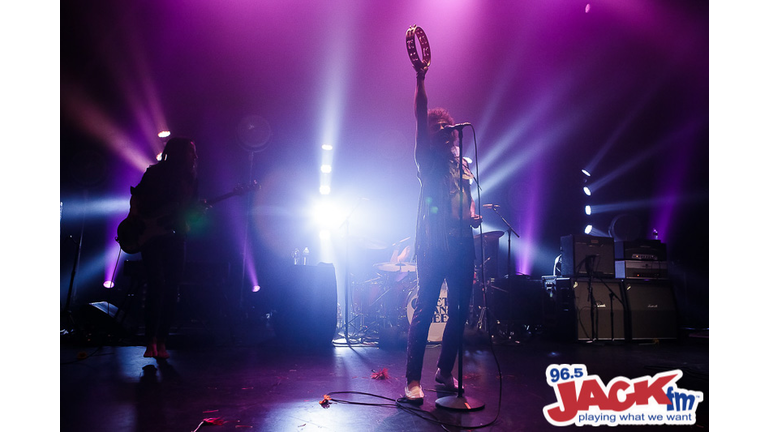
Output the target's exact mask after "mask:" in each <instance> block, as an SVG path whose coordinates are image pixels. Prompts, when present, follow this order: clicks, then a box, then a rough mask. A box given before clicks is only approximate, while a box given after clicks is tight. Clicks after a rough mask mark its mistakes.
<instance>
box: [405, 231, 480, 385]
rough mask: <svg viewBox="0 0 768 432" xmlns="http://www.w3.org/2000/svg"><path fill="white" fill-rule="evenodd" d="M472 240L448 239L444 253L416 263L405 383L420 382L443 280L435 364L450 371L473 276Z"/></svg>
mask: <svg viewBox="0 0 768 432" xmlns="http://www.w3.org/2000/svg"><path fill="white" fill-rule="evenodd" d="M474 259H475V250H474V240H473V238H472V237H469V238H450V239H449V250H448V255H447V256H431V257H427V259H426V260H423V261H426V262H417V263H416V273H417V276H418V298H417V300H416V305H415V307H414V311H413V317H412V319H411V326H410V328H409V330H408V348H407V352H406V369H405V378H406V382H411V381H414V380H417V381H421V370H422V368H423V365H424V352H425V351H426V347H427V338H428V335H429V326H430V325H431V324H432V317H433V316H434V313H435V308H436V307H437V299H438V297H439V296H440V289H441V288H442V285H443V280H445V282H446V284H447V286H448V297H447V299H446V301H447V304H448V321H447V322H446V324H445V329H444V330H443V338H442V342H441V349H440V357H439V359H438V362H437V367H438V368H440V370H441V371H443V372H444V373H447V372H450V371H452V370H453V364H454V362H455V361H456V355H457V353H458V350H459V344H460V342H461V338H462V337H464V324H465V322H466V320H467V315H468V312H469V300H470V297H471V294H472V281H473V278H474Z"/></svg>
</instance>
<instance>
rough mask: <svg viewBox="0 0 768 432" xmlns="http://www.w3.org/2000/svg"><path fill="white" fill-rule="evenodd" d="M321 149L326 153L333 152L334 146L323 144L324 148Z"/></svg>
mask: <svg viewBox="0 0 768 432" xmlns="http://www.w3.org/2000/svg"><path fill="white" fill-rule="evenodd" d="M320 148H322V149H323V150H325V151H330V150H333V146H332V145H330V144H323V145H322V146H320Z"/></svg>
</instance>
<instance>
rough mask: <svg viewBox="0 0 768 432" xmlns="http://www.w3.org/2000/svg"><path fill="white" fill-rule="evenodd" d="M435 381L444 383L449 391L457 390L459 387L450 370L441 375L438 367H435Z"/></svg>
mask: <svg viewBox="0 0 768 432" xmlns="http://www.w3.org/2000/svg"><path fill="white" fill-rule="evenodd" d="M435 382H437V383H439V384H442V385H444V386H445V388H446V389H448V390H450V391H457V390H458V389H459V381H458V380H457V379H456V378H454V377H453V375H451V373H450V372H449V373H448V374H447V375H443V373H442V372H441V371H440V368H437V372H435Z"/></svg>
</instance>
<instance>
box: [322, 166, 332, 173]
mask: <svg viewBox="0 0 768 432" xmlns="http://www.w3.org/2000/svg"><path fill="white" fill-rule="evenodd" d="M320 172H323V173H326V174H327V173H329V172H331V166H330V165H328V164H324V165H321V166H320Z"/></svg>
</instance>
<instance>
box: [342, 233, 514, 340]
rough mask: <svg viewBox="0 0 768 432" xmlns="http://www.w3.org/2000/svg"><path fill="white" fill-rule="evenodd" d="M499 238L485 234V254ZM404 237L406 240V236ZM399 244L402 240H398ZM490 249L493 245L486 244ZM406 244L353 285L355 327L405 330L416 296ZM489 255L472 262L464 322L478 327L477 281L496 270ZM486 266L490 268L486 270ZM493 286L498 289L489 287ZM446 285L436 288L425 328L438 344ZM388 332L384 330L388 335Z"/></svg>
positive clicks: (480, 308)
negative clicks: (432, 310) (470, 292)
mask: <svg viewBox="0 0 768 432" xmlns="http://www.w3.org/2000/svg"><path fill="white" fill-rule="evenodd" d="M475 237H476V238H475V240H478V241H479V240H480V237H481V236H479V235H478V236H475ZM499 237H501V236H500V235H499V233H498V232H491V233H485V234H484V235H483V240H482V243H484V244H485V245H486V251H485V252H486V256H488V252H489V250H488V247H487V243H486V242H487V241H488V240H491V241H490V242H488V243H491V245H493V243H495V244H496V248H495V250H496V251H498V239H499ZM406 240H408V239H406ZM401 243H402V242H401ZM490 249H491V251H493V250H494V248H493V246H491V247H490ZM408 252H409V247H406V248H404V249H403V251H402V252H399V251H398V250H395V251H394V252H393V254H392V259H391V260H390V261H388V262H380V263H376V264H374V265H373V270H374V272H375V275H376V276H375V277H373V278H371V279H369V280H367V281H365V282H362V283H355V284H353V290H352V291H353V293H352V311H353V314H354V315H355V316H356V318H355V319H357V320H360V322H359V323H358V325H359V328H360V329H361V330H364V331H365V333H366V334H367V335H368V334H369V332H373V333H378V335H379V336H381V335H382V334H383V333H387V332H388V331H389V330H391V329H395V332H396V333H399V334H401V335H404V334H407V333H408V327H409V325H410V323H411V320H412V319H413V313H414V309H415V305H416V300H417V298H418V284H417V278H416V263H414V262H411V261H408V259H407V258H408V255H409V253H408ZM478 255H479V254H478ZM490 255H491V258H489V259H486V260H485V262H484V263H481V262H480V260H478V261H477V262H476V271H475V282H474V286H473V295H472V297H471V303H470V309H471V312H470V316H469V318H468V325H470V326H473V327H477V328H480V322H481V320H482V319H483V318H484V313H485V309H484V307H483V294H482V288H483V284H481V283H480V282H479V281H480V280H482V278H483V276H487V275H488V274H490V275H492V277H495V273H496V269H495V267H496V264H497V261H496V256H497V252H496V253H491V254H490ZM489 267H492V268H493V269H492V270H491V271H490V272H489V271H488V269H489ZM487 286H491V287H492V288H493V289H501V288H497V287H493V286H492V284H491V285H487ZM447 297H448V287H447V285H446V283H445V282H443V286H442V288H441V290H440V295H439V297H438V302H437V305H436V308H435V314H434V316H433V318H432V324H431V325H430V327H429V336H428V341H429V342H432V343H439V342H441V341H442V336H443V330H444V329H445V324H446V321H447V319H448V315H447V314H448V312H447V311H448V305H447ZM389 333H391V332H388V334H389Z"/></svg>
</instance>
